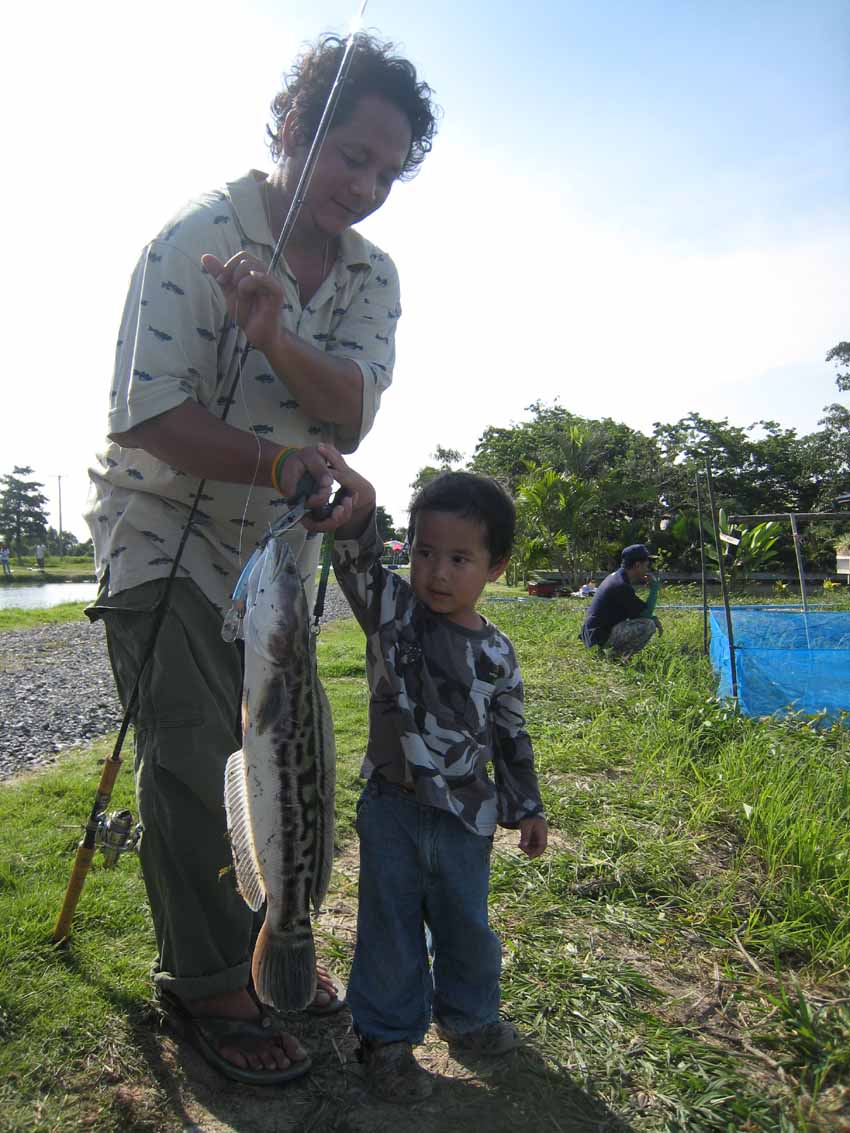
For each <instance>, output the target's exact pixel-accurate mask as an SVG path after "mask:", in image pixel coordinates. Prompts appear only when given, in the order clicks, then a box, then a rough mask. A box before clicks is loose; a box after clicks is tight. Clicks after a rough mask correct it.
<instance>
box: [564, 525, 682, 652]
mask: <svg viewBox="0 0 850 1133" xmlns="http://www.w3.org/2000/svg"><path fill="white" fill-rule="evenodd" d="M651 560H652V555H650V553H649V550H648V549H647V547H646V546H645V545H644V544H643V543H633V544H632V545H631V546H630V547H624V548H623V553H622V555H621V556H620V569H619V570H615V571H614V572H613V573H612V574H609V575H608V577H607V578H606V579H604V581H603V582H602V583H600V586H599V589H598V590H597V591H596V594H595V595H594V596H593V601H592V602H591V603H590V608H589V609H588V611H587V616H586V617H585V619H584V625H583V626H582V627H581V639H582V641H583V642H584V644H585V645H586V646H587V647H588V648H590V647H591V646H593V645H599V646H602V647H604V648H607V649H609V650H610V651H611V653H612V654H613V655H614V656H618V657H631V656H632V655H633V654H635V653H638V652H640V650H641V649H643V647H644V646H645V645H646V643H647V642H648V641H649V639H650V638H651V637H652V635H653V634H654V633H655V631H656V630H657V631H658V632H659V633H661V632H662V629H661V622H660V621H659V620H658V618H656V617H655V604H656V602H657V601H658V592H659V590H660V589H661V584H660V582H659V581H658V579H657V578H656V577H655V575H653V574H651V573H650V566H651ZM635 586H649V595H648V596H647V599H646V601H645V602H644V601H643V600H642V599H640V598H638V596H637V594H635Z"/></svg>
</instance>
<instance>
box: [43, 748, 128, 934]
mask: <svg viewBox="0 0 850 1133" xmlns="http://www.w3.org/2000/svg"><path fill="white" fill-rule="evenodd" d="M120 769H121V760H120V759H115V758H113V759H107V760H106V762H105V763H104V765H103V771H102V772H101V773H100V782H99V783H98V785H97V792H96V794H95V797H94V804H93V805H92V808H91V814H90V815H89V820H88V822H87V823H86V829H85V833H84V835H83V840H82V842H80V844H79V846H78V847H77V854H76V857H75V858H74V867H73V869H72V870H71V876H70V878H69V880H68V888H67V889H66V890H65V900H64V901H63V902H62V909H61V912H60V913H59V919H58V920H57V921H56V927H55V928H54V930H53V937H52V939H53V943H54V944H59V943H61V942H62V941H63V940H65V939H66V937H67V936H68V935H69V933H70V931H71V921H72V920H73V917H74V912H75V910H76V908H77V904H78V902H79V900H80V894H81V893H82V891H83V886H84V885H85V883H86V877H87V875H88V872H89V869H90V868H91V863H92V858H93V857H94V853H95V835H96V833H97V824H98V820H99V819H100V816H101V814H102V813H103V812H104V811H105V810H106V808H107V807H108V806H109V800H110V799H111V798H112V788H113V787H114V785H115V780H116V778H117V777H118V772H119V771H120Z"/></svg>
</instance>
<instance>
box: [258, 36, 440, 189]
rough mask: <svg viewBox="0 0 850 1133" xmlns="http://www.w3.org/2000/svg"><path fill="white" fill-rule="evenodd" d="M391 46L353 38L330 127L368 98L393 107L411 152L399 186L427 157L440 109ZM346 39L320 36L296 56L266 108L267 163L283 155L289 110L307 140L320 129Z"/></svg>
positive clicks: (371, 40) (343, 123)
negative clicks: (402, 121)
mask: <svg viewBox="0 0 850 1133" xmlns="http://www.w3.org/2000/svg"><path fill="white" fill-rule="evenodd" d="M394 49H395V48H394V44H392V43H382V42H381V41H380V40H378V39H375V37H374V36H371V35H363V34H361V35H358V36H357V40H356V46H355V48H354V52H353V56H352V60H351V69H350V70H349V72H348V77H347V78H346V80H345V83H344V85H343V87H342V90H341V91H340V96H339V102H338V103H337V105H336V111H335V113H334V118H333V124H334V125H336V126H344V125H345V123H346V122H347V121H348V120H349V118H350V117H351V115H352V113H353V111H354V108H355V106H356V105H357V103H358V102H359V100H360V99H361V98H362V97H363V96H364V95H367V94H372V95H378V96H379V97H381V98H383V99H386V101H387V102H389V103H392V105H393V106H395V107H397V109H398V110H400V111H401V113H402V114H404V116H405V117H406V118H407V120H408V122H409V123H410V133H411V142H410V150H409V152H408V154H407V158H406V159H405V162H404V166H403V168H402V171H401V180H402V181H404V180H407V179H408V178H410V177H412V176H413V175H414V174H415V173H416V171H417V170H418V168H419V166H420V165H421V164H422V162H423V161H424V160H425V155H426V154H427V153H429V152H430V149H431V144H432V141H433V137H434V133H435V132H436V129H437V115H438V114H439V107H437V106H435V105H434V104H433V103H432V101H431V93H432V92H431V88H430V87H429V86H428V84H427V83H424V82H421V81H420V80H419V79H418V78H417V75H416V68H415V67H414V66H413V64H412V63H411V62H410V61H409V60H407V59H404V58H403V57H402V56H400V55H394V54H393V51H394ZM344 51H345V39H344V38H342V37H340V36H338V35H323V36H322V37H321V38H320V39H319V41H318V43H316V45H315V46H313V47H309V48H308V49H307V50H306V51H305V52H304V53H303V54H302V55H300V56H299V57H298V58H297V59H296V60H295V64H294V65H293V67H292V69H291V71H290V72H289V74H288V75H286V76H284V80H283V83H284V85H283V89H282V90H281V91H279V92H278V94H277V95H276V96H275V99H274V101H273V102H272V105H271V111H272V124H271V126H269V127H268V128H267V133H268V135H269V149H270V150H271V155H272V159H273V160H274V161H277V159H278V158H279V157H280V155H281V153H282V152H283V122H284V119H285V118H286V116H287V114H288V113H289V111H290V110H294V111H295V114H296V116H297V119H298V126H299V128H300V130H301V132H302V133H303V135H304V136H305V137H307V138H311V137H312V136H313V135H314V134H315V132H316V127H317V126H318V124H319V119H320V118H321V116H322V111H323V110H324V108H325V103H326V102H327V99H328V95H329V94H330V91H331V87H332V86H333V84H334V79H335V78H336V75H337V71H338V70H339V63H340V59H341V58H342V54H343V52H344Z"/></svg>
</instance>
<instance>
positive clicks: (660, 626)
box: [652, 617, 664, 637]
mask: <svg viewBox="0 0 850 1133" xmlns="http://www.w3.org/2000/svg"><path fill="white" fill-rule="evenodd" d="M652 620H653V621H654V622H655V628H656V629H657V630H658V636H659V637H661V636H662V634H663V633H664V629H663V627H662V625H661V621H660V619H659V618H655V617H654V618H653V619H652Z"/></svg>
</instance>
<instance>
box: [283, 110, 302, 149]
mask: <svg viewBox="0 0 850 1133" xmlns="http://www.w3.org/2000/svg"><path fill="white" fill-rule="evenodd" d="M281 137H282V141H283V153H284V156H286V157H294V156H295V154H296V153H298V151H299V149H301V148H302V147H303V146H304V133H303V130H302V129H301V123H300V121H299V119H298V115H297V114H296V113H295V111H294V110H290V111H289V113H288V114H287V115H286V117H285V118H284V120H283V131H282V134H281Z"/></svg>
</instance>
